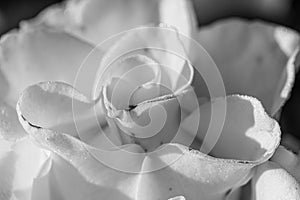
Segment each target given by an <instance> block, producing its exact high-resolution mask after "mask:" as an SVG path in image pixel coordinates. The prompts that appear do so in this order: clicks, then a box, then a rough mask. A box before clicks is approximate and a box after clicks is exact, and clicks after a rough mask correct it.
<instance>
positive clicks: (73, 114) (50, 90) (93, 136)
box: [17, 82, 120, 148]
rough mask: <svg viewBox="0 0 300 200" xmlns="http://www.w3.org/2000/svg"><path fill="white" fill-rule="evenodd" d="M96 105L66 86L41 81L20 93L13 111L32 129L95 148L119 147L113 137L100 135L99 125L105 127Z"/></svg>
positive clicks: (101, 114)
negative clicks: (50, 131)
mask: <svg viewBox="0 0 300 200" xmlns="http://www.w3.org/2000/svg"><path fill="white" fill-rule="evenodd" d="M97 102H98V100H95V101H92V100H89V99H88V98H87V97H85V96H84V95H83V94H81V93H79V92H78V91H77V90H75V89H74V88H73V87H72V86H70V85H68V84H65V83H61V82H43V83H39V84H36V85H32V86H30V87H28V88H27V89H26V90H25V91H24V92H23V93H22V95H21V97H20V99H19V101H18V104H17V111H18V112H19V117H21V118H22V121H28V122H29V123H30V125H31V126H34V127H36V128H45V129H51V130H54V131H58V132H64V133H67V134H69V135H72V136H75V137H80V138H81V139H82V140H83V141H85V142H88V143H90V142H92V141H93V144H94V145H96V146H101V145H104V146H102V148H105V146H107V145H108V146H109V143H112V142H113V143H115V144H120V142H119V141H118V138H116V137H115V135H114V134H110V133H104V128H102V127H101V126H103V127H105V126H107V122H106V120H105V117H104V116H103V113H101V109H100V108H99V104H97ZM104 134H105V136H104ZM108 138H109V139H108ZM95 140H97V141H95Z"/></svg>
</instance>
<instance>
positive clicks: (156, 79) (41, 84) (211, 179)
mask: <svg viewBox="0 0 300 200" xmlns="http://www.w3.org/2000/svg"><path fill="white" fill-rule="evenodd" d="M160 22H163V23H164V24H168V26H163V27H160V28H159V29H158V28H157V27H155V26H146V27H143V28H139V29H133V30H131V31H129V32H128V33H126V32H123V33H122V34H121V35H120V36H119V37H116V38H117V39H113V40H112V41H113V42H112V43H105V42H104V43H103V45H100V46H97V44H98V43H101V42H103V41H104V40H105V39H106V38H107V37H110V36H111V35H113V34H117V33H119V32H120V31H125V30H128V29H131V28H135V27H137V26H141V25H145V24H149V23H154V24H158V23H160ZM171 27H175V28H171ZM175 29H177V30H178V32H179V33H181V34H183V35H185V36H188V37H192V38H194V39H195V40H196V41H198V42H200V44H201V45H203V47H204V48H205V49H207V51H208V52H209V54H210V55H211V56H212V58H213V59H214V60H215V62H216V64H217V66H218V70H219V71H220V74H221V76H222V78H223V80H224V85H225V89H226V92H227V93H228V94H229V95H228V96H226V97H225V96H223V95H222V93H216V94H214V97H213V98H211V96H210V95H209V94H208V90H207V88H206V87H205V83H206V80H205V77H204V78H203V77H202V78H201V77H200V76H199V75H202V74H201V73H200V74H197V71H198V70H200V72H201V71H202V70H204V71H205V70H210V66H211V63H212V62H211V60H209V59H208V57H207V55H206V53H205V51H201V50H200V51H198V50H197V49H195V46H193V44H192V43H190V42H186V41H185V40H184V39H183V36H182V35H180V34H179V33H178V32H177V31H175ZM297 42H298V35H297V34H296V33H293V32H292V31H291V30H287V29H283V28H282V27H277V26H275V25H271V24H266V23H264V22H255V23H252V22H246V21H242V20H238V19H234V20H226V21H221V22H217V23H216V24H213V25H211V26H210V27H205V28H203V29H200V30H198V28H197V27H196V25H195V21H194V13H193V9H192V8H191V5H190V2H189V1H188V0H177V1H176V3H175V2H174V0H160V1H158V0H151V1H150V0H131V1H125V0H113V1H104V0H100V1H97V0H88V1H83V0H78V1H75V0H70V1H68V2H66V3H65V4H64V5H63V6H62V5H56V6H53V7H50V8H48V9H46V10H45V11H44V12H42V13H41V14H40V15H39V16H38V17H37V18H36V19H33V20H32V21H30V22H24V23H22V24H21V28H20V30H18V31H12V32H10V33H8V34H7V35H5V36H3V38H2V40H1V46H0V50H1V54H0V92H1V96H0V136H1V137H2V138H3V139H1V140H0V175H1V180H0V198H1V199H5V200H6V199H21V200H23V199H32V200H35V199H49V200H50V199H51V200H54V199H55V200H58V199H116V200H117V199H139V200H147V199H149V200H153V199H199V197H201V198H203V199H215V200H217V199H240V195H241V194H245V192H246V191H245V190H244V189H243V188H242V186H243V185H245V184H248V186H249V185H250V184H249V180H252V182H251V184H252V185H251V186H249V187H251V192H252V193H253V199H258V200H260V199H268V198H269V199H276V198H278V199H282V198H281V196H282V197H284V198H286V199H293V198H294V199H297V198H299V192H298V190H299V184H298V182H297V181H296V180H295V179H294V177H293V176H291V175H289V174H288V173H287V172H286V171H285V170H284V169H282V168H280V167H278V166H277V165H276V164H273V163H272V162H270V161H268V160H269V159H270V157H271V156H272V155H273V153H274V152H275V150H276V148H277V147H278V145H279V142H280V129H279V125H278V123H277V122H276V121H275V120H274V119H272V118H271V117H273V116H274V115H275V114H276V113H277V111H278V110H279V109H280V107H281V106H282V105H283V103H284V101H285V100H286V99H287V98H288V95H289V92H290V89H291V86H292V84H293V81H294V73H295V71H296V69H295V67H296V64H295V63H296V62H295V58H296V56H297V52H298V49H297V45H296V44H297ZM107 44H108V45H107ZM140 46H143V47H144V48H142V49H139V50H137V51H134V52H132V53H130V54H125V55H123V54H122V53H126V52H127V51H128V50H131V49H134V48H136V47H140ZM155 48H157V49H159V48H161V49H165V50H173V51H175V53H178V54H180V55H183V56H187V57H188V58H189V59H190V60H189V61H186V60H185V59H182V58H181V59H179V58H178V57H177V56H174V55H171V54H166V53H163V54H161V53H158V52H157V51H155ZM153 49H154V50H153ZM91 52H92V53H91ZM90 53H91V54H90ZM87 55H89V59H88V60H86V62H84V64H83V65H82V63H83V60H84V59H85V58H86V56H87ZM119 55H122V56H121V57H118V56H119ZM115 58H117V59H116V61H114V62H112V63H111V66H110V68H108V71H105V70H104V69H105V67H106V65H107V64H108V63H109V62H111V61H113V60H114V59H115ZM99 63H100V66H99ZM165 65H167V66H171V67H172V68H171V69H169V68H165V67H163V66H165ZM99 68H100V72H104V73H103V74H104V75H103V76H102V77H101V79H100V80H99V82H98V84H97V87H96V88H94V89H95V91H94V92H95V94H94V96H91V91H92V87H91V86H92V85H93V83H94V80H95V79H96V78H97V76H98V75H99V74H97V71H99ZM86 69H87V70H86ZM101 70H102V71H101ZM77 72H79V75H78V74H77ZM214 81H215V80H211V83H214ZM162 84H163V85H167V86H168V87H167V88H164V87H163V86H162ZM137 86H138V87H137ZM74 87H75V88H76V90H75V89H74ZM207 87H214V84H209V85H208V86H207ZM136 88H138V89H136ZM192 89H194V91H195V93H196V95H197V98H198V99H196V103H199V104H200V106H196V104H195V99H193V97H195V96H193V95H192V92H191V91H192ZM251 96H253V97H251ZM93 97H96V98H94V99H93ZM256 98H257V99H256ZM193 101H194V103H193ZM260 101H261V102H262V103H260ZM16 103H17V106H16V110H15V109H14V107H15V105H16ZM224 106H226V116H225V115H224V121H223V120H222V117H221V115H220V116H219V115H218V116H219V118H212V124H214V125H216V126H214V127H212V129H211V130H212V132H211V133H213V134H212V135H208V136H206V135H205V134H206V133H207V130H208V129H210V127H209V125H210V121H211V120H210V119H211V116H212V115H213V112H214V110H212V109H211V108H212V107H213V108H215V109H216V110H215V111H216V113H222V111H224ZM264 107H265V109H266V112H265V109H264ZM153 108H156V110H155V109H153ZM160 108H163V109H160ZM151 109H152V110H151ZM95 110H96V111H97V112H94V111H95ZM149 110H150V116H151V117H152V118H151V120H153V121H152V123H150V126H144V125H145V124H146V125H147V122H148V120H149V119H148V117H149V116H148V114H147V113H148V111H149ZM16 111H17V112H16ZM199 113H200V115H201V118H200V121H199V128H198V121H197V122H195V120H197V119H199ZM164 114H166V116H167V118H166V120H165V121H164V122H165V123H164V124H163V125H164V126H163V127H162V129H159V131H158V134H156V135H153V137H150V138H149V136H150V135H151V134H152V132H153V131H154V129H155V128H157V127H159V125H160V122H161V121H163V119H164V118H163V117H164ZM270 116H271V117H270ZM18 118H19V121H20V122H21V124H22V126H23V128H24V129H25V131H26V132H27V133H26V132H25V131H24V130H23V129H22V127H21V124H20V123H19V121H18ZM155 120H156V121H155ZM223 123H224V126H222V125H223ZM99 124H100V125H102V126H103V128H102V129H100V128H99V126H98V125H99ZM137 124H139V125H142V126H137ZM151 125H152V126H151ZM145 127H146V128H145ZM218 127H222V130H221V133H220V134H219V132H218ZM195 130H197V131H196V132H195ZM177 131H178V132H177ZM176 133H178V134H177V135H176ZM151 136H152V135H151ZM207 149H209V150H207ZM200 150H201V151H200ZM206 150H207V151H209V155H206V153H207V152H206ZM210 150H211V151H210ZM261 164H262V165H261ZM142 172H144V173H142ZM145 172H147V173H145ZM2 177H4V178H2ZM277 177H278V178H279V180H280V182H279V183H278V184H277V185H276V187H277V188H276V191H277V192H278V193H277V194H278V195H277V196H275V197H273V196H272V195H274V193H273V191H271V188H270V186H269V182H268V181H269V180H278V179H277ZM280 183H282V184H280ZM287 194H288V195H290V196H288V195H287ZM280 195H281V196H280Z"/></svg>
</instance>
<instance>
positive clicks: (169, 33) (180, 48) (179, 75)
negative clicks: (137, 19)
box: [98, 25, 194, 92]
mask: <svg viewBox="0 0 300 200" xmlns="http://www.w3.org/2000/svg"><path fill="white" fill-rule="evenodd" d="M118 37H119V41H118V42H117V43H116V44H115V45H114V46H112V47H111V48H110V49H109V50H108V52H107V53H106V54H105V56H104V57H103V60H102V61H101V67H100V70H99V71H98V74H99V76H98V77H101V76H103V74H105V70H107V69H109V67H110V65H111V63H113V62H114V61H115V60H117V59H122V57H127V56H129V55H132V54H141V55H146V56H147V57H149V58H150V59H153V60H154V61H156V62H157V63H159V65H160V66H161V70H162V72H161V76H162V80H161V82H160V83H161V84H163V85H164V86H166V87H168V88H171V90H172V91H174V92H175V91H176V92H177V91H182V90H184V89H186V87H187V86H188V85H189V84H190V83H191V81H192V77H193V72H194V71H193V68H192V66H191V64H190V62H189V61H188V59H189V58H188V57H187V56H188V55H187V48H188V40H187V39H185V40H183V39H182V38H181V36H180V34H179V32H178V31H177V30H176V29H174V28H171V27H168V26H166V27H165V26H164V25H161V26H159V27H155V26H149V27H140V28H136V29H132V30H130V31H128V32H126V33H122V34H120V35H119V36H118ZM104 77H106V76H104ZM106 79H107V78H104V79H103V80H101V81H102V82H103V81H104V82H105V81H106ZM101 81H100V82H99V85H100V86H101V85H102V84H101Z"/></svg>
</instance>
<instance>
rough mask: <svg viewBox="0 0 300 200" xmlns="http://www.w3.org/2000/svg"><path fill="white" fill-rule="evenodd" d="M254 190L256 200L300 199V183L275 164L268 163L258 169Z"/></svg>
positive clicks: (254, 180)
mask: <svg viewBox="0 0 300 200" xmlns="http://www.w3.org/2000/svg"><path fill="white" fill-rule="evenodd" d="M252 188H253V190H252V191H253V194H252V196H253V199H254V200H290V199H300V192H299V190H300V186H299V183H298V182H297V181H296V180H295V179H294V177H293V176H291V175H290V174H289V173H288V172H287V171H285V170H284V169H282V168H280V167H279V166H278V164H276V163H273V162H266V163H264V164H263V165H261V166H259V167H258V168H257V170H256V173H255V176H254V178H253V180H252Z"/></svg>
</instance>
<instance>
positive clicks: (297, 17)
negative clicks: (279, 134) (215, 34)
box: [0, 0, 300, 139]
mask: <svg viewBox="0 0 300 200" xmlns="http://www.w3.org/2000/svg"><path fill="white" fill-rule="evenodd" d="M57 2H61V0H8V1H5V0H1V1H0V34H1V35H2V34H3V33H5V32H6V31H8V30H10V29H11V28H14V27H17V25H18V23H19V22H20V20H24V19H30V18H32V17H34V16H35V15H36V14H38V13H39V12H40V11H41V10H42V9H44V8H45V7H47V6H49V5H51V4H53V3H57ZM193 3H194V7H195V10H196V12H197V15H198V16H197V17H198V23H199V26H202V25H205V24H208V23H211V22H212V21H214V20H217V19H220V18H225V17H234V16H237V17H243V18H247V19H257V18H258V19H263V20H266V21H270V22H275V23H278V24H281V25H285V26H288V27H291V28H293V29H295V30H297V31H298V32H300V1H299V0H193ZM280 124H281V128H282V130H283V132H284V133H290V134H293V135H295V136H296V137H298V138H299V139H300V73H299V74H298V75H297V77H296V82H295V85H294V88H293V91H292V95H291V98H290V99H289V100H288V102H287V103H286V105H285V106H284V108H283V110H282V115H281V119H280Z"/></svg>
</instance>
